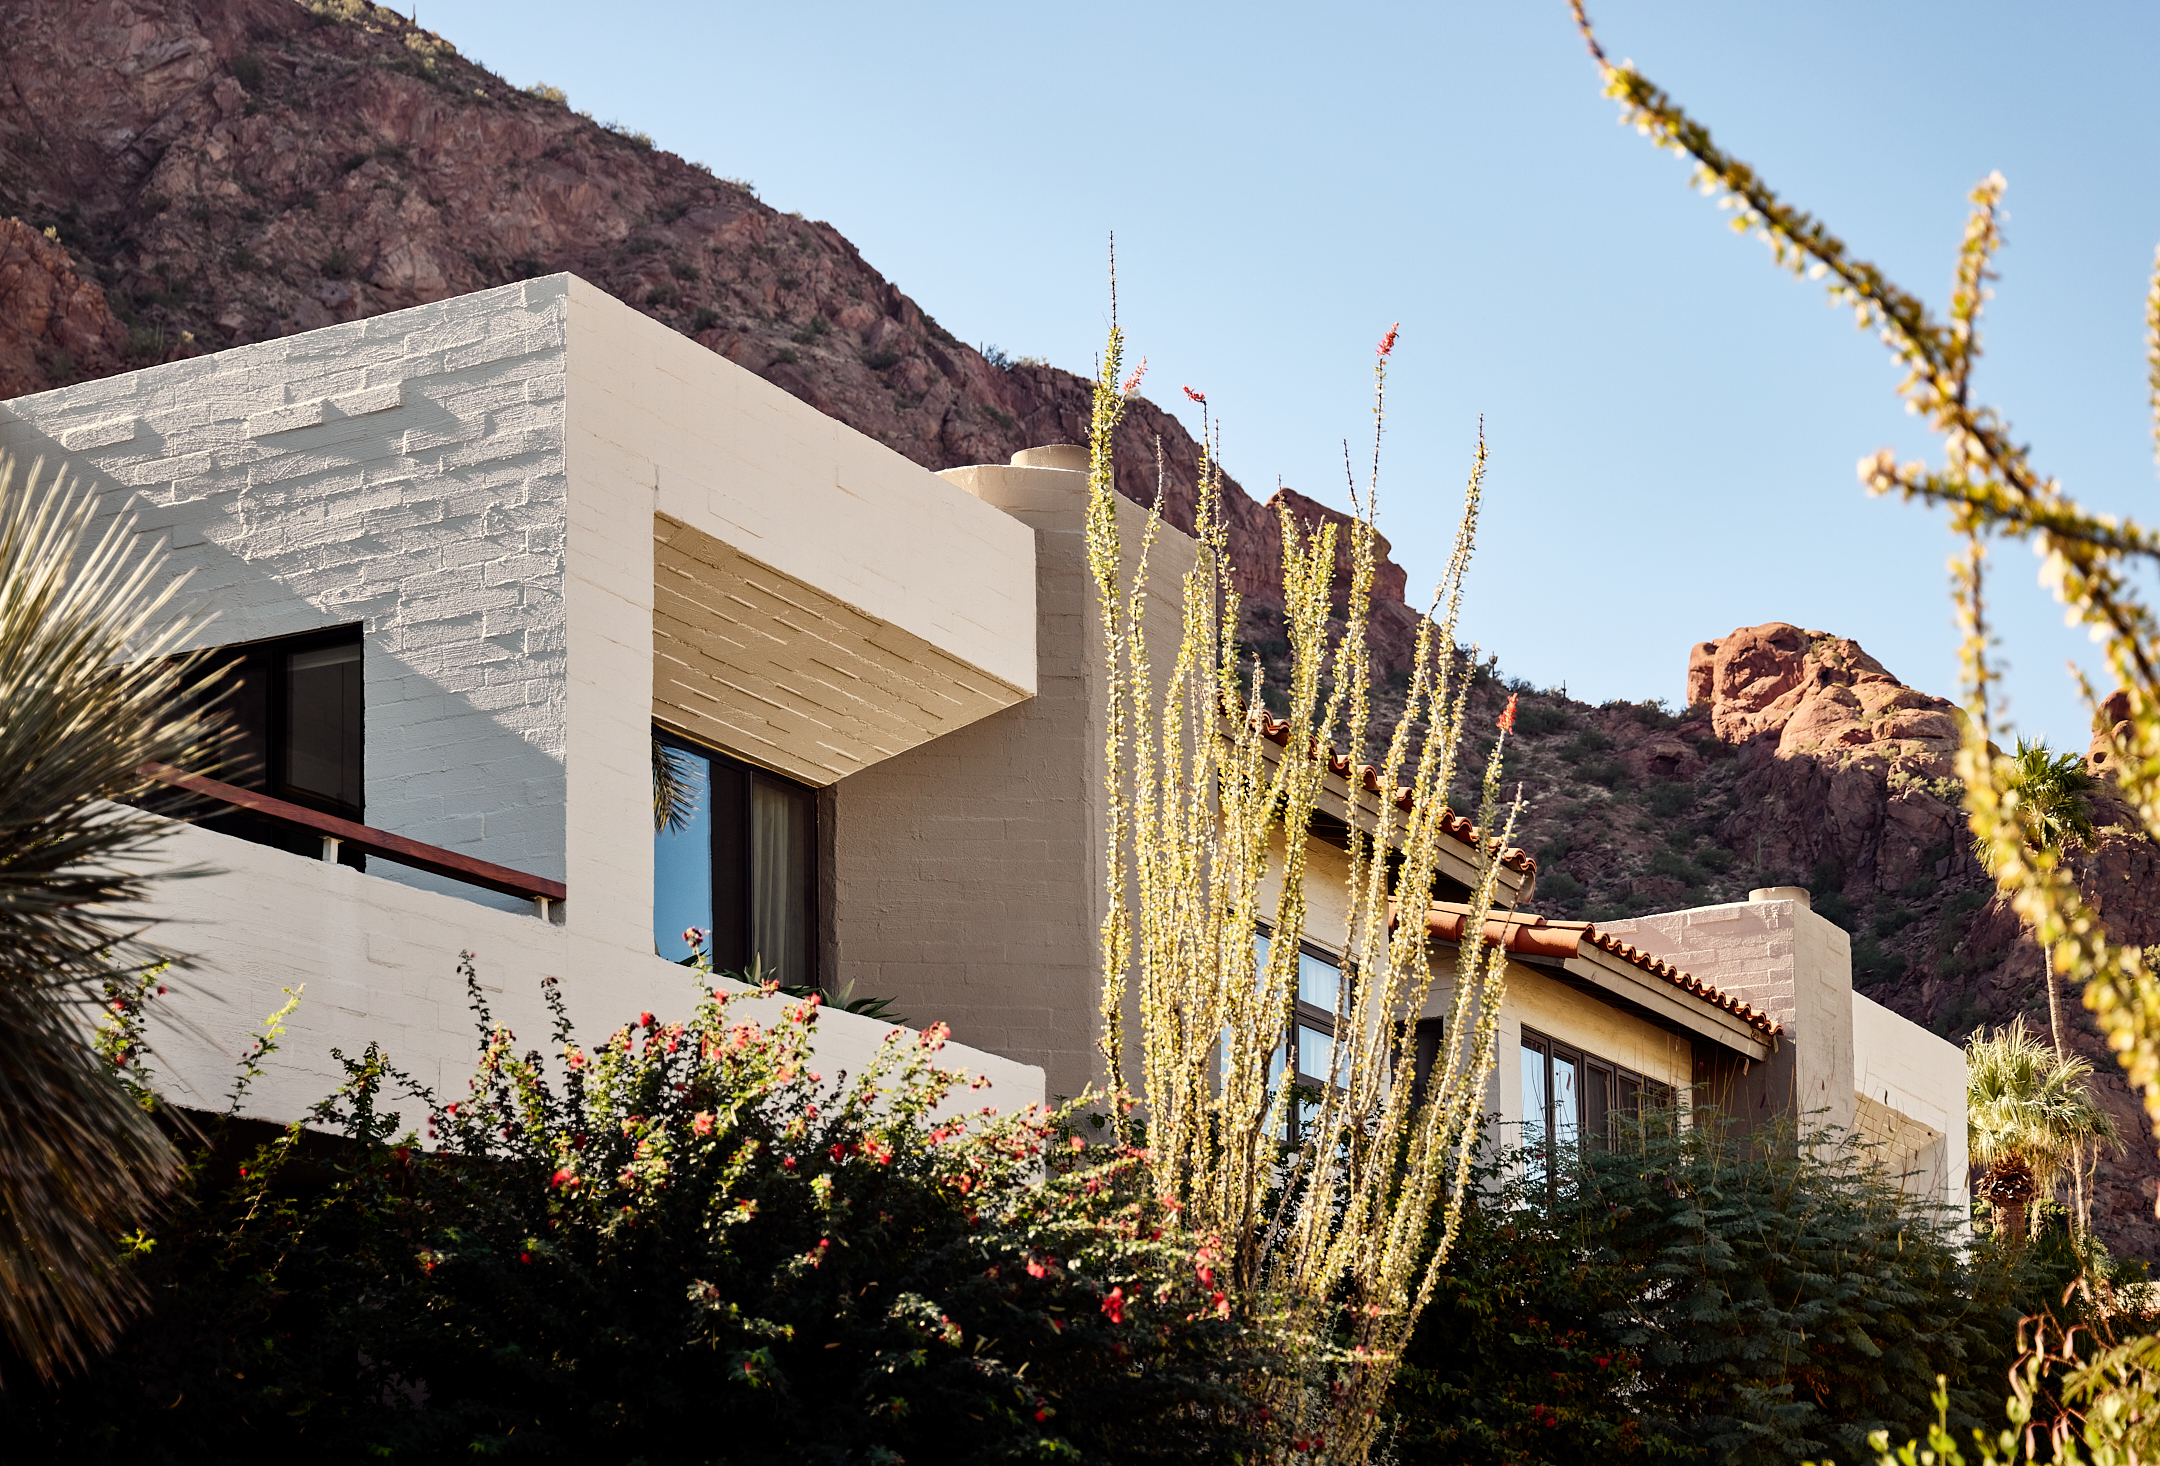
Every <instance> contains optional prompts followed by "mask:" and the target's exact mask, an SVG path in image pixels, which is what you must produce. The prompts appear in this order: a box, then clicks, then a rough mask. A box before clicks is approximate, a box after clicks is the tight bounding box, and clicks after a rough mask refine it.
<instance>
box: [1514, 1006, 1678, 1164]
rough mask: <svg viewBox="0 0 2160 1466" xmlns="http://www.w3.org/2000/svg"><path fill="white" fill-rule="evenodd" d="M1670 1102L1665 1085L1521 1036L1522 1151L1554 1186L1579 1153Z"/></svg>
mask: <svg viewBox="0 0 2160 1466" xmlns="http://www.w3.org/2000/svg"><path fill="white" fill-rule="evenodd" d="M1672 1102H1673V1092H1672V1088H1671V1087H1670V1086H1669V1085H1664V1084H1659V1083H1657V1082H1656V1081H1654V1080H1650V1079H1645V1078H1644V1077H1643V1076H1642V1075H1640V1074H1637V1073H1635V1072H1634V1071H1633V1070H1630V1069H1623V1068H1621V1067H1620V1066H1619V1065H1617V1064H1614V1063H1611V1062H1609V1061H1608V1060H1605V1059H1600V1058H1598V1057H1597V1056H1596V1055H1594V1054H1587V1053H1584V1052H1583V1051H1582V1050H1580V1049H1577V1048H1574V1047H1572V1046H1571V1045H1568V1044H1564V1043H1561V1042H1559V1041H1558V1040H1556V1039H1552V1038H1549V1037H1547V1036H1546V1035H1544V1034H1542V1033H1539V1032H1537V1031H1536V1030H1534V1029H1529V1028H1525V1029H1524V1030H1523V1031H1522V1117H1523V1150H1524V1153H1525V1154H1524V1163H1525V1165H1526V1166H1528V1168H1529V1169H1530V1171H1531V1173H1532V1174H1533V1175H1535V1174H1537V1173H1538V1172H1543V1173H1544V1174H1545V1176H1546V1179H1547V1181H1548V1182H1556V1181H1557V1180H1558V1179H1559V1178H1560V1177H1561V1176H1562V1175H1563V1174H1564V1172H1565V1170H1566V1168H1567V1166H1568V1165H1570V1164H1571V1163H1572V1162H1573V1160H1574V1158H1575V1157H1576V1155H1577V1154H1578V1153H1579V1152H1580V1151H1581V1150H1582V1149H1583V1148H1585V1147H1586V1146H1589V1147H1603V1146H1607V1145H1610V1144H1611V1143H1612V1142H1613V1141H1614V1140H1615V1139H1616V1138H1618V1136H1619V1135H1620V1134H1621V1133H1622V1126H1623V1123H1624V1122H1625V1121H1630V1120H1633V1121H1640V1120H1641V1119H1642V1118H1643V1116H1644V1114H1645V1113H1646V1112H1648V1111H1651V1110H1655V1109H1660V1108H1665V1107H1669V1106H1670V1105H1671V1104H1672Z"/></svg>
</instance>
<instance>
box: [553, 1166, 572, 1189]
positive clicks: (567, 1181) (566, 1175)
mask: <svg viewBox="0 0 2160 1466" xmlns="http://www.w3.org/2000/svg"><path fill="white" fill-rule="evenodd" d="M577 1183H578V1179H577V1177H576V1176H575V1175H574V1174H573V1173H572V1172H571V1170H570V1168H569V1167H568V1166H565V1167H563V1168H562V1169H561V1170H559V1171H557V1172H556V1173H555V1175H554V1178H553V1179H552V1180H550V1181H549V1183H548V1184H549V1185H551V1186H560V1187H562V1188H564V1189H565V1190H568V1189H569V1188H571V1187H574V1186H576V1185H577Z"/></svg>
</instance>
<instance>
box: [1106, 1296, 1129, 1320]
mask: <svg viewBox="0 0 2160 1466" xmlns="http://www.w3.org/2000/svg"><path fill="white" fill-rule="evenodd" d="M1102 1311H1103V1312H1104V1313H1107V1314H1109V1315H1110V1322H1112V1323H1123V1322H1125V1290H1124V1289H1123V1288H1112V1289H1111V1290H1110V1296H1109V1297H1108V1298H1105V1299H1103V1301H1102Z"/></svg>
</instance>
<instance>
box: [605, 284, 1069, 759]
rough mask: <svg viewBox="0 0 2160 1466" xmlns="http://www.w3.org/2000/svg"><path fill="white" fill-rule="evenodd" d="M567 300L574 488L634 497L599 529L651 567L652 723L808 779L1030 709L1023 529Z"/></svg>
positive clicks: (636, 327) (650, 331)
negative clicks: (637, 496)
mask: <svg viewBox="0 0 2160 1466" xmlns="http://www.w3.org/2000/svg"><path fill="white" fill-rule="evenodd" d="M569 304H570V311H569V318H570V340H569V352H568V356H569V382H568V386H567V394H568V398H569V401H568V413H567V417H568V428H569V438H570V444H571V453H570V463H571V474H572V478H573V481H574V482H573V493H575V494H578V496H579V497H586V495H585V494H584V493H582V492H580V491H583V490H586V489H588V488H589V490H590V497H589V502H591V503H593V504H595V505H597V506H618V505H619V506H624V507H627V504H628V502H629V501H630V500H631V498H632V495H631V494H628V493H626V492H624V490H625V489H626V488H630V487H632V486H633V485H634V486H637V487H642V488H643V489H644V493H643V495H642V505H641V508H640V512H639V513H638V516H637V521H636V524H637V528H636V529H634V530H633V528H632V526H631V525H630V524H627V523H624V524H618V525H615V526H612V528H613V529H614V532H615V534H616V535H617V536H618V537H619V538H620V539H621V541H622V542H623V549H624V551H625V552H626V553H642V554H649V555H650V557H651V563H652V575H653V604H652V620H651V638H652V640H651V648H652V657H653V694H652V716H653V717H654V719H655V720H657V721H659V722H661V723H663V724H665V725H668V726H670V727H673V728H676V729H678V730H680V731H681V732H683V733H686V734H689V735H691V736H693V737H695V738H697V739H699V740H700V741H703V742H706V743H710V744H713V745H715V746H717V747H719V748H722V749H724V750H726V751H728V752H730V753H734V754H737V755H739V756H741V757H743V758H745V759H748V760H750V761H752V762H754V763H758V764H762V765H764V766H767V767H770V768H773V769H776V770H778V771H780V772H782V773H785V774H787V775H789V776H791V777H793V778H795V779H799V780H801V781H803V782H804V783H808V784H812V785H820V786H822V785H826V784H831V783H834V782H836V781H838V780H839V779H842V778H845V777H846V776H847V775H849V774H852V773H854V772H856V771H857V770H859V769H863V768H866V767H868V766H869V765H871V764H873V763H876V762H878V761H879V760H881V759H886V758H890V757H892V756H893V755H895V754H898V753H902V752H905V751H906V750H907V749H910V748H913V747H915V746H917V745H919V744H922V743H925V742H927V741H929V740H930V739H932V738H936V737H938V736H940V735H941V734H944V733H947V732H950V731H952V730H953V729H955V728H959V727H963V726H965V725H966V724H968V723H972V722H974V721H975V720H977V719H979V718H983V717H987V716H988V715H990V714H991V713H994V712H997V711H998V710H1000V709H1001V708H1006V707H1010V706H1012V705H1013V704H1014V703H1017V702H1019V701H1021V700H1023V699H1025V698H1028V697H1032V696H1033V695H1034V694H1035V688H1036V665H1035V655H1036V627H1035V617H1036V605H1035V536H1034V533H1033V531H1032V530H1030V529H1029V528H1028V527H1027V526H1026V525H1024V524H1021V523H1019V522H1018V521H1016V520H1014V519H1012V518H1011V517H1010V516H1008V515H1006V514H1004V513H1001V512H1000V511H999V510H998V509H996V508H995V507H993V506H991V505H989V504H985V503H983V502H982V501H981V500H979V499H977V498H975V497H974V496H973V495H971V494H969V493H967V492H966V491H965V490H964V489H961V488H960V487H958V486H957V485H954V484H951V483H948V482H946V481H945V480H944V479H941V478H939V477H938V476H937V475H936V474H934V473H932V472H930V471H929V470H928V469H925V468H923V467H921V466H919V465H917V464H915V463H912V462H910V461H909V460H908V459H906V458H903V457H902V456H900V455H899V454H898V453H895V452H893V451H892V450H891V449H890V448H887V447H885V446H884V445H883V444H881V443H878V442H876V441H874V440H872V439H870V438H868V437H865V436H864V435H863V434H861V433H858V432H856V431H855V430H854V429H853V428H850V427H848V426H847V425H845V424H843V423H840V422H838V421H836V420H834V419H833V418H830V417H827V416H826V415H825V414H824V413H821V412H819V411H818V410H817V409H816V408H814V407H811V406H810V405H808V404H807V403H804V402H801V401H799V400H797V399H796V398H795V397H793V396H791V395H789V394H788V393H787V392H785V391H783V390H782V389H780V388H779V387H776V386H774V385H773V384H772V383H770V382H767V381H765V380H764V379H763V378H761V377H758V376H756V375H754V374H753V373H751V372H748V371H746V370H744V369H743V368H741V367H739V366H737V365H735V364H734V363H733V362H731V361H729V360H727V359H726V358H725V357H722V356H719V355H717V354H715V353H714V352H712V351H710V350H708V349H706V348H705V347H703V346H700V345H698V344H697V343H696V342H695V341H692V340H689V339H688V338H686V337H684V336H681V335H679V334H678V333H676V332H674V331H671V330H669V329H668V328H667V327H665V326H663V325H661V324H659V323H658V322H656V321H653V320H651V319H649V318H648V317H646V316H644V315H642V314H640V313H639V312H637V311H635V310H632V309H631V308H630V307H628V306H626V305H624V304H622V303H621V302H620V301H618V300H616V299H614V298H613V297H612V296H609V295H608V294H606V293H605V292H604V291H601V290H598V289H596V288H595V287H593V286H590V285H587V284H586V283H585V282H584V281H582V280H577V279H575V278H573V279H571V280H570V281H569ZM625 480H628V481H629V482H628V483H625V482H624V481H625ZM633 536H634V541H635V542H642V549H639V550H633V549H632V548H631V545H632V543H633V542H634V541H633Z"/></svg>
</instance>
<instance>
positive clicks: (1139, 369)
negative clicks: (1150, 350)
mask: <svg viewBox="0 0 2160 1466" xmlns="http://www.w3.org/2000/svg"><path fill="white" fill-rule="evenodd" d="M1146 375H1147V358H1146V357H1144V356H1143V357H1141V358H1140V365H1138V366H1136V367H1134V368H1133V374H1132V375H1131V376H1129V377H1127V378H1126V379H1125V395H1126V396H1127V397H1130V396H1132V394H1133V392H1134V390H1135V389H1136V388H1138V387H1139V385H1140V379H1141V378H1142V377H1144V376H1146Z"/></svg>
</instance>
